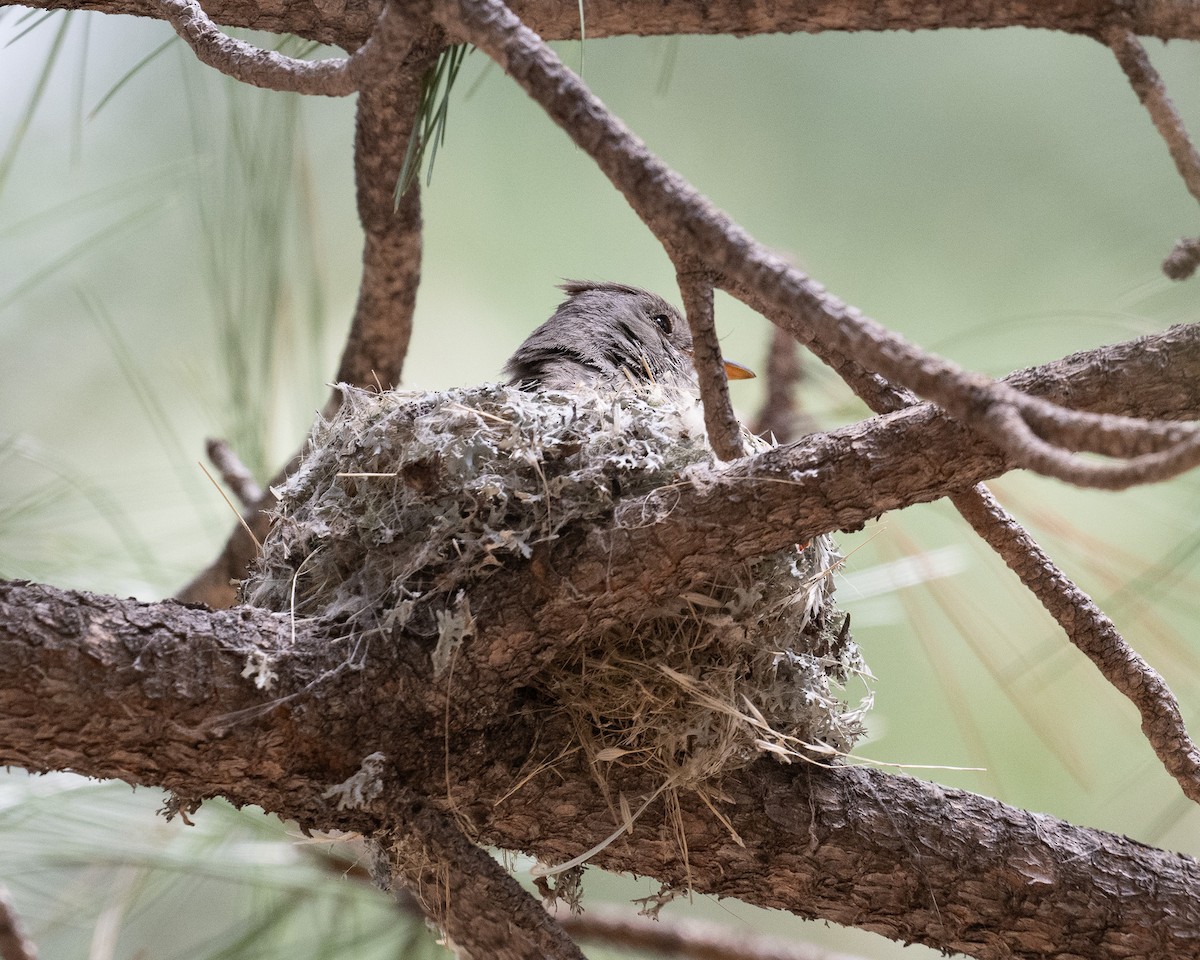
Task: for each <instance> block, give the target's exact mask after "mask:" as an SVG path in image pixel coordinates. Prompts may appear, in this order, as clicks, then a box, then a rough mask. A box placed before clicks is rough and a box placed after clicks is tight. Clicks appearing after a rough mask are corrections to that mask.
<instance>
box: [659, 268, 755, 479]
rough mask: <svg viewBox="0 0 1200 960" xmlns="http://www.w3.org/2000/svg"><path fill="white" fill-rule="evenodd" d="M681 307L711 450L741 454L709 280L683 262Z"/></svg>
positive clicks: (726, 456) (731, 456)
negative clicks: (685, 322)
mask: <svg viewBox="0 0 1200 960" xmlns="http://www.w3.org/2000/svg"><path fill="white" fill-rule="evenodd" d="M676 276H677V278H678V281H679V292H680V293H681V294H682V295H683V309H684V313H686V314H687V321H688V325H689V326H690V327H691V328H692V351H693V360H694V362H695V367H696V375H697V378H698V379H699V381H700V399H701V401H702V402H703V404H704V426H705V429H706V430H707V431H708V442H709V445H710V446H711V447H712V448H713V452H714V453H715V454H716V455H717V456H718V457H720V458H721V459H722V460H736V459H737V458H738V457H741V456H744V455H745V453H746V448H745V446H744V445H743V443H742V428H741V424H740V423H738V419H737V417H736V416H734V413H733V404H732V403H731V402H730V399H729V380H728V379H727V378H726V376H725V367H724V363H723V362H722V360H721V344H720V342H719V341H718V340H717V328H716V323H715V321H714V319H713V288H712V280H711V278H710V277H709V276H708V275H707V274H706V273H705V271H703V270H700V269H697V268H695V267H694V266H682V267H680V268H679V270H678V272H677V274H676Z"/></svg>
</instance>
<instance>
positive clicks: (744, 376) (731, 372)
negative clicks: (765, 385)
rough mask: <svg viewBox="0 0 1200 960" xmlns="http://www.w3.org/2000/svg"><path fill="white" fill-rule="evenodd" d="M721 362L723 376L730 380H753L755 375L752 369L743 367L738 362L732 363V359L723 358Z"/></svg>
mask: <svg viewBox="0 0 1200 960" xmlns="http://www.w3.org/2000/svg"><path fill="white" fill-rule="evenodd" d="M723 363H724V364H725V376H726V377H727V378H728V379H730V380H753V379H754V378H755V376H756V374H755V373H754V371H753V370H751V369H750V368H749V367H743V366H742V365H741V364H740V363H734V362H733V361H732V360H725V361H723Z"/></svg>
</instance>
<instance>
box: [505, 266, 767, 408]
mask: <svg viewBox="0 0 1200 960" xmlns="http://www.w3.org/2000/svg"><path fill="white" fill-rule="evenodd" d="M559 289H560V290H562V291H564V292H565V293H566V294H567V298H566V299H565V300H564V301H563V302H562V303H561V304H559V306H558V309H556V310H555V311H554V313H553V314H552V315H551V316H550V318H549V319H548V320H547V321H546V322H545V323H543V324H542V325H541V326H540V327H538V328H537V329H536V330H534V331H533V333H531V334H530V335H529V336H528V338H526V340H525V342H524V343H522V344H521V345H520V346H519V347H517V349H516V351H515V352H514V353H513V355H512V356H511V357H510V358H509V360H508V363H507V364H505V367H504V373H505V374H506V375H507V376H508V378H509V379H508V381H507V383H508V385H509V386H517V387H520V388H522V389H524V390H538V389H552V390H573V389H577V388H579V387H581V386H593V387H613V388H616V387H620V386H622V385H624V384H626V383H633V384H635V385H638V384H650V383H657V384H662V385H664V386H669V387H675V388H679V389H683V390H687V391H689V392H695V390H696V389H697V381H696V369H695V367H694V366H693V364H692V334H691V330H690V329H689V328H688V324H687V321H686V320H685V319H684V318H683V316H682V314H680V312H679V311H678V310H677V309H676V308H675V307H674V306H672V305H671V304H670V303H668V302H667V301H666V300H664V299H663V298H662V297H660V296H659V295H658V294H656V293H651V292H650V291H648V290H642V289H639V288H638V287H631V286H627V285H626V284H623V283H609V282H599V281H594V280H568V281H566V282H565V283H563V284H562V285H561V286H560V287H559ZM723 362H724V364H725V375H726V376H727V377H729V379H731V380H745V379H749V378H751V377H753V376H754V373H753V372H752V371H751V370H749V369H748V368H746V367H743V366H742V365H741V364H738V363H734V362H733V361H731V360H725V361H723Z"/></svg>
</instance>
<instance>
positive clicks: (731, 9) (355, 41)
mask: <svg viewBox="0 0 1200 960" xmlns="http://www.w3.org/2000/svg"><path fill="white" fill-rule="evenodd" d="M5 2H7V0H5ZM22 5H23V6H29V7H40V8H42V9H47V10H53V9H63V10H98V11H101V12H103V13H123V14H131V15H134V16H142V17H155V18H161V16H162V14H161V12H160V8H159V6H158V4H157V3H155V2H154V0H23V3H22ZM381 6H382V4H381V2H380V0H320V2H310V0H283V2H281V3H271V4H265V3H259V2H256V0H208V2H206V3H205V4H204V7H205V10H206V12H207V13H208V15H209V16H210V17H212V19H213V20H215V21H216V22H218V23H221V24H225V25H226V26H231V27H251V28H254V29H257V30H269V31H272V32H276V33H294V34H297V35H298V36H302V37H305V38H307V39H310V40H319V41H321V42H322V43H328V44H332V45H336V46H341V47H344V48H346V49H349V50H353V49H356V48H357V47H358V46H360V45H361V44H362V43H363V41H365V40H366V38H367V37H368V36H369V34H370V32H371V28H372V26H373V25H374V23H375V20H376V18H377V17H378V16H379V11H380V8H381ZM511 6H512V8H513V11H514V12H515V13H516V14H517V16H519V17H520V18H521V19H522V20H523V21H524V22H525V23H527V24H528V25H529V26H530V27H531V28H532V29H533V30H535V31H537V32H538V33H539V34H540V35H541V36H542V37H544V38H545V39H547V40H568V39H578V37H579V8H578V6H576V5H575V4H571V3H561V2H559V0H514V2H513V3H512V4H511ZM586 16H587V20H586V26H587V35H588V37H591V38H600V37H615V36H626V35H632V36H641V37H650V36H662V35H670V34H700V35H707V36H715V35H720V34H729V35H731V36H737V37H748V36H756V35H762V34H768V33H821V32H824V31H828V30H838V31H847V32H852V31H859V30H943V29H977V30H991V29H1000V28H1004V27H1032V28H1037V29H1043V30H1059V31H1063V32H1066V33H1081V34H1089V35H1091V34H1096V33H1099V32H1100V31H1101V29H1102V28H1103V27H1104V26H1105V25H1106V24H1108V23H1111V22H1113V21H1114V20H1119V21H1120V22H1121V23H1123V24H1125V25H1126V26H1128V27H1129V29H1130V30H1132V31H1133V32H1134V33H1135V34H1138V35H1139V36H1149V37H1159V38H1161V39H1164V40H1165V39H1171V38H1176V39H1191V40H1194V39H1200V11H1198V10H1197V9H1196V6H1195V4H1193V3H1190V2H1188V0H1131V2H1126V3H1121V4H1114V3H1111V2H1105V0H1047V2H1044V3H1030V2H1027V0H1010V2H1007V3H994V2H990V0H970V2H961V3H940V4H935V3H923V2H913V0H908V2H899V3H888V4H880V3H877V2H874V0H814V2H809V0H780V2H775V3H746V2H744V0H659V2H655V3H652V4H650V3H645V2H643V0H591V2H589V3H588V4H587V7H586Z"/></svg>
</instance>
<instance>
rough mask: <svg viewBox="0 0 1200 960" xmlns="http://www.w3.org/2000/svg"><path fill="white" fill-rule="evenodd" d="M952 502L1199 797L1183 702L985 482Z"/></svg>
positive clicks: (1197, 766)
mask: <svg viewBox="0 0 1200 960" xmlns="http://www.w3.org/2000/svg"><path fill="white" fill-rule="evenodd" d="M950 500H951V502H952V503H953V504H954V506H955V507H957V508H958V512H959V513H960V514H962V516H963V519H965V520H966V521H967V522H968V523H969V524H970V525H971V527H972V528H973V529H974V530H975V532H976V533H977V534H979V536H980V537H982V538H983V540H984V541H986V542H987V543H988V544H989V545H990V546H991V547H992V549H993V550H995V551H996V553H998V554H999V555H1000V556H1001V558H1002V559H1003V560H1004V562H1005V563H1006V564H1008V567H1009V569H1011V570H1012V571H1013V573H1015V574H1016V575H1017V576H1018V577H1020V578H1021V582H1022V583H1023V584H1025V586H1026V587H1027V588H1028V589H1029V591H1030V593H1032V594H1033V595H1034V596H1035V597H1037V598H1038V600H1040V601H1041V603H1042V606H1044V607H1045V608H1046V610H1047V611H1048V612H1049V613H1050V615H1051V616H1052V617H1054V619H1055V620H1056V621H1058V623H1059V625H1060V626H1061V627H1062V628H1063V630H1064V631H1065V632H1066V634H1067V638H1068V639H1069V640H1070V641H1071V643H1073V644H1074V645H1075V646H1076V647H1078V648H1079V649H1080V650H1081V651H1082V652H1083V653H1084V654H1085V655H1086V656H1087V657H1088V659H1089V660H1091V661H1092V663H1094V664H1095V665H1096V667H1097V668H1098V669H1099V670H1100V672H1101V673H1102V674H1103V675H1104V678H1105V679H1106V680H1108V682H1109V683H1111V684H1112V685H1113V686H1114V687H1116V688H1117V690H1119V691H1120V692H1121V693H1122V694H1124V695H1125V696H1126V697H1128V698H1129V700H1130V701H1131V702H1132V703H1133V705H1134V706H1135V707H1137V709H1138V713H1139V714H1140V715H1141V718H1142V731H1143V732H1144V733H1145V735H1146V739H1147V740H1148V741H1149V742H1150V746H1151V747H1152V748H1153V749H1154V752H1155V754H1157V756H1158V758H1159V760H1161V761H1162V764H1163V766H1164V767H1166V769H1167V772H1168V773H1170V774H1171V776H1173V777H1174V778H1175V779H1176V781H1178V783H1179V786H1180V787H1181V788H1182V789H1183V792H1184V793H1185V794H1186V795H1187V796H1188V797H1189V798H1190V799H1192V800H1194V801H1196V802H1197V803H1200V750H1197V748H1196V745H1195V744H1194V743H1193V742H1192V740H1191V738H1190V737H1189V736H1188V732H1187V728H1186V726H1185V725H1184V722H1183V716H1182V715H1181V714H1180V712H1179V702H1178V701H1177V700H1176V699H1175V695H1174V694H1173V693H1172V692H1171V689H1170V687H1168V686H1167V683H1166V681H1165V680H1163V678H1162V677H1161V676H1160V675H1159V673H1158V672H1157V671H1156V670H1155V669H1154V668H1153V667H1152V666H1150V664H1148V663H1147V662H1146V661H1145V660H1144V659H1142V657H1141V656H1139V655H1138V653H1137V651H1135V650H1134V649H1133V648H1132V647H1130V646H1129V644H1128V643H1126V642H1125V640H1124V638H1122V636H1121V634H1120V633H1118V632H1117V628H1116V626H1115V625H1114V624H1113V622H1112V621H1111V620H1110V619H1109V618H1108V617H1107V616H1105V614H1104V612H1103V611H1102V610H1101V609H1100V608H1099V607H1097V606H1096V604H1095V603H1094V602H1093V601H1092V598H1091V597H1089V596H1088V595H1087V594H1086V593H1084V592H1083V591H1082V590H1080V589H1079V587H1077V586H1076V585H1075V584H1074V583H1072V582H1071V580H1070V578H1068V577H1067V575H1066V574H1064V573H1063V572H1062V571H1061V570H1059V569H1058V567H1057V566H1055V564H1054V561H1053V560H1051V559H1050V557H1049V556H1047V555H1046V553H1045V551H1044V550H1042V548H1041V547H1040V546H1039V545H1038V543H1037V541H1036V540H1034V539H1033V537H1031V536H1030V535H1029V534H1028V533H1027V532H1026V531H1025V529H1024V528H1023V527H1022V526H1021V525H1020V524H1019V523H1018V522H1017V521H1016V520H1015V519H1014V518H1013V517H1012V516H1011V515H1010V514H1009V513H1008V512H1007V511H1006V510H1005V509H1004V508H1003V507H1002V506H1001V505H1000V504H999V503H998V502H997V501H996V498H995V497H994V496H993V495H992V494H991V492H990V491H989V490H988V489H987V488H986V487H984V486H983V485H982V484H981V485H979V486H977V487H975V488H974V489H972V490H969V491H966V492H963V493H959V494H955V495H954V496H952V497H951V498H950Z"/></svg>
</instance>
